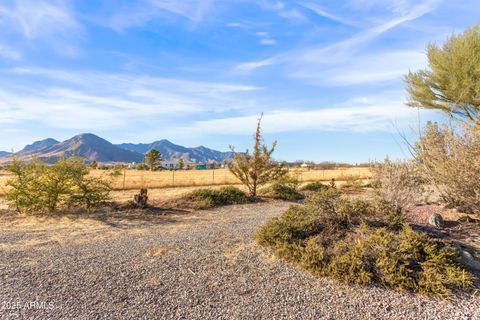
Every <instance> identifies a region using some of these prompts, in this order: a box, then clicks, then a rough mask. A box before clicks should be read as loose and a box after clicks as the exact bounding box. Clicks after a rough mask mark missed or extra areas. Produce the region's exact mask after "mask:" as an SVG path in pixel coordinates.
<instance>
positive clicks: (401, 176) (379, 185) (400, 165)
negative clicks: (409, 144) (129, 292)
mask: <svg viewBox="0 0 480 320" xmlns="http://www.w3.org/2000/svg"><path fill="white" fill-rule="evenodd" d="M371 171H372V186H373V187H374V188H375V190H376V192H377V195H378V196H380V197H381V198H382V199H383V200H384V201H386V202H387V203H389V204H390V205H391V206H392V207H393V209H394V210H395V211H396V212H397V213H398V214H400V213H402V212H403V211H404V210H406V209H409V208H411V207H412V206H414V205H416V204H417V203H418V202H420V201H421V199H422V197H423V195H424V193H425V188H424V180H423V178H422V176H421V174H420V172H419V170H418V167H417V166H416V165H415V164H414V163H413V162H410V161H391V160H389V159H388V158H387V159H385V161H384V162H383V163H372V164H371Z"/></svg>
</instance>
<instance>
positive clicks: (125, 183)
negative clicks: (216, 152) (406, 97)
mask: <svg viewBox="0 0 480 320" xmlns="http://www.w3.org/2000/svg"><path fill="white" fill-rule="evenodd" d="M289 171H290V173H291V174H293V175H295V176H296V177H297V178H298V180H299V181H300V182H311V181H330V180H332V179H335V180H336V181H344V180H347V179H350V178H355V179H362V180H365V179H369V178H370V177H371V173H370V170H369V169H368V168H364V167H355V168H340V169H326V170H317V169H311V170H306V169H290V170H289ZM93 174H94V175H105V174H107V172H102V171H101V170H97V171H95V172H94V173H93ZM239 183H240V181H239V180H238V179H237V178H236V177H235V176H234V175H233V174H231V173H230V171H228V170H227V169H215V170H212V169H208V170H171V171H169V170H163V171H139V170H128V169H126V170H124V171H123V172H122V174H121V175H120V176H117V177H116V178H115V179H114V181H113V187H114V188H115V189H124V190H128V189H139V188H165V187H190V186H212V185H231V184H239Z"/></svg>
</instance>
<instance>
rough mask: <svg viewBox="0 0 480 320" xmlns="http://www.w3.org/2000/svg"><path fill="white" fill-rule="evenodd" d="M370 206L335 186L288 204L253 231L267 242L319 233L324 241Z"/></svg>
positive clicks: (303, 237) (366, 213)
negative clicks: (280, 213) (301, 203)
mask: <svg viewBox="0 0 480 320" xmlns="http://www.w3.org/2000/svg"><path fill="white" fill-rule="evenodd" d="M371 212H372V207H371V206H370V205H369V204H368V203H366V202H365V201H362V200H351V199H349V198H348V197H346V196H344V195H342V194H341V193H339V192H338V191H337V190H336V189H327V190H324V191H321V192H317V193H315V194H313V195H311V196H309V197H307V199H306V201H305V204H304V205H294V206H291V207H290V208H289V209H288V210H287V211H286V212H285V213H284V214H282V215H281V216H280V217H278V218H274V219H272V220H271V221H270V222H268V223H267V224H265V225H264V226H263V227H262V228H260V230H259V231H258V232H257V234H256V239H257V241H258V242H259V243H260V244H268V245H270V246H272V245H276V244H285V242H288V243H291V242H297V241H301V240H305V239H307V238H308V237H310V236H313V235H322V236H323V239H324V240H325V242H328V241H330V240H332V237H333V238H335V237H339V236H341V235H342V233H343V232H345V231H347V230H348V229H350V228H351V227H352V226H353V225H354V224H358V223H359V221H360V218H361V217H362V216H366V215H369V214H370V213H371Z"/></svg>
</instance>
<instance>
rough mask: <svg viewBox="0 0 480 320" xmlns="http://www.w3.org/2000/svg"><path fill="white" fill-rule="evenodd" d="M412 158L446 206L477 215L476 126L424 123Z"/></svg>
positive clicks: (479, 167)
mask: <svg viewBox="0 0 480 320" xmlns="http://www.w3.org/2000/svg"><path fill="white" fill-rule="evenodd" d="M415 154H416V158H417V161H418V163H419V164H420V168H421V170H422V171H423V172H424V173H425V176H426V177H427V178H428V180H429V182H430V183H431V184H432V185H434V186H435V187H436V189H437V190H438V192H439V193H440V195H441V197H442V199H443V200H444V201H445V202H446V203H447V204H449V205H450V206H451V207H456V208H458V209H460V210H462V211H466V212H476V213H480V126H476V125H468V124H462V125H461V126H460V127H451V126H438V125H437V124H433V123H428V124H427V126H426V129H425V132H424V134H423V136H422V137H421V138H420V140H419V141H418V143H417V144H416V146H415Z"/></svg>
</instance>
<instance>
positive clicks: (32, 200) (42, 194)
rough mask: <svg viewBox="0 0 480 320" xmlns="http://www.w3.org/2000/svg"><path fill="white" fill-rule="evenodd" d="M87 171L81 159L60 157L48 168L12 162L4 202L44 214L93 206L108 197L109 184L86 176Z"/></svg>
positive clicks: (40, 165) (8, 169)
mask: <svg viewBox="0 0 480 320" xmlns="http://www.w3.org/2000/svg"><path fill="white" fill-rule="evenodd" d="M89 170H90V168H89V167H88V166H86V165H85V164H84V163H83V160H82V159H80V158H74V157H72V158H69V159H65V158H62V159H60V160H59V161H57V162H56V163H55V164H53V165H51V166H47V165H45V164H44V163H42V162H39V161H36V160H33V161H30V162H28V163H26V162H23V161H20V160H17V159H14V161H13V162H12V163H11V164H10V165H8V166H7V171H9V172H10V173H11V174H12V175H13V178H12V179H10V180H8V181H7V186H8V187H9V188H8V191H7V194H6V200H7V202H8V204H9V206H10V207H13V208H15V209H16V210H17V211H25V212H47V211H55V210H57V209H59V208H62V209H64V208H67V209H69V208H72V207H85V208H92V207H95V206H97V205H99V204H101V203H103V202H105V201H106V200H108V198H109V192H110V189H111V188H110V183H109V181H107V180H103V179H101V178H93V177H89V176H88V173H89Z"/></svg>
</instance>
